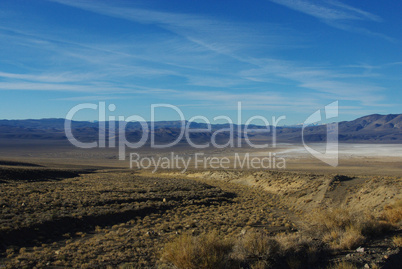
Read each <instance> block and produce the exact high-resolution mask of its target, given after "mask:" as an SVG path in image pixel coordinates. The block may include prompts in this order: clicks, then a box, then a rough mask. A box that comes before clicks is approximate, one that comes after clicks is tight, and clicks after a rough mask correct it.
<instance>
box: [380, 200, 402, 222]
mask: <svg viewBox="0 0 402 269" xmlns="http://www.w3.org/2000/svg"><path fill="white" fill-rule="evenodd" d="M381 218H382V219H383V220H385V221H387V222H389V223H391V224H393V225H399V226H400V225H401V222H402V200H398V201H396V202H395V203H393V204H390V205H386V206H385V207H384V210H383V212H382V214H381Z"/></svg>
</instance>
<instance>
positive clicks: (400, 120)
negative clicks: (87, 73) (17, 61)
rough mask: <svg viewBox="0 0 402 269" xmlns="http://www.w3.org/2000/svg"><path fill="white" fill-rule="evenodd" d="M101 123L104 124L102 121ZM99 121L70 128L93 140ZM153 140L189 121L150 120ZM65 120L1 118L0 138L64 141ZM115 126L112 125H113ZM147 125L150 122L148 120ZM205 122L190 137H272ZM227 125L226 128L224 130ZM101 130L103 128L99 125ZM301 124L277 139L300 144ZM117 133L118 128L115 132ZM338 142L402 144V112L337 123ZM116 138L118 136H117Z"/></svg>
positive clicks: (314, 135)
mask: <svg viewBox="0 0 402 269" xmlns="http://www.w3.org/2000/svg"><path fill="white" fill-rule="evenodd" d="M102 124H103V123H102ZM102 124H101V125H99V122H88V121H71V131H72V133H73V134H74V136H75V137H76V138H77V139H78V140H80V141H94V140H96V139H97V138H98V135H99V130H100V128H99V126H101V127H102ZM119 124H120V123H119V122H111V123H109V122H105V123H104V129H105V133H106V138H107V139H108V135H109V131H110V130H111V129H113V127H114V129H115V130H118V126H119ZM153 124H154V126H155V128H154V136H155V141H157V142H161V143H169V142H171V141H174V140H175V139H176V138H177V137H178V136H179V135H180V133H181V127H182V126H185V125H186V124H188V122H182V121H158V122H154V123H153ZM64 125H65V119H38V120H29V119H28V120H0V140H8V139H27V140H28V139H35V140H66V135H65V130H64ZM113 125H114V126H113ZM147 125H148V126H149V127H150V126H151V123H150V122H147ZM207 127H208V125H207V124H205V123H195V122H191V123H190V124H189V128H190V129H193V131H192V132H191V133H190V138H191V139H192V140H193V141H194V142H195V143H202V142H203V141H210V139H211V137H212V135H213V131H217V130H220V131H219V132H218V135H216V137H215V139H216V141H220V143H225V141H228V139H229V138H230V137H231V135H232V136H233V137H242V138H245V136H247V137H248V138H249V139H251V140H255V141H261V142H263V141H271V140H272V137H273V128H272V126H259V125H250V126H248V127H247V128H248V130H249V131H248V133H247V135H246V134H245V133H244V125H241V126H238V125H234V126H233V132H232V133H230V132H229V131H228V129H227V128H229V127H230V126H229V125H228V124H212V125H210V128H211V130H212V132H209V131H195V130H194V129H206V128H207ZM224 128H226V130H223V129H224ZM101 130H102V128H101ZM125 130H126V137H127V139H128V140H129V141H132V142H135V141H138V140H139V139H140V138H141V137H142V128H141V124H140V123H138V122H130V123H127V125H126V128H125ZM302 130H303V128H301V127H300V126H292V127H286V126H281V127H276V140H277V142H292V143H299V142H301V139H302ZM116 132H117V131H116ZM326 133H327V125H316V126H307V127H305V128H304V131H303V136H304V140H305V141H308V142H324V141H326ZM338 133H339V141H341V142H356V143H402V114H389V115H379V114H373V115H368V116H364V117H360V118H358V119H355V120H352V121H342V122H339V123H338ZM117 139H118V137H117Z"/></svg>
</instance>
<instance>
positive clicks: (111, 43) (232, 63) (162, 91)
mask: <svg viewBox="0 0 402 269" xmlns="http://www.w3.org/2000/svg"><path fill="white" fill-rule="evenodd" d="M401 13H402V2H400V1H390V0H389V1H378V0H365V1H360V0H359V1H357V0H355V1H337V0H329V1H312V0H271V1H270V0H264V1H263V0H258V1H256V0H251V1H243V0H241V1H240V0H231V1H216V0H215V1H207V0H196V1H185V0H180V1H179V0H172V1H163V0H160V1H146V0H143V1H122V0H118V1H81V0H74V1H70V0H52V1H44V0H43V1H41V0H36V1H28V0H25V1H21V0H2V1H0V40H1V42H0V97H1V109H0V118H2V119H27V118H64V117H65V116H66V114H67V112H68V111H69V110H70V109H71V108H72V107H74V106H75V105H77V104H80V103H98V102H99V101H105V102H106V103H107V104H115V105H116V111H114V112H113V113H111V112H110V113H109V114H108V115H114V116H118V115H122V116H125V117H128V116H130V115H140V116H142V117H143V118H145V119H147V120H149V119H150V105H151V104H157V103H168V104H172V105H175V106H178V107H179V108H180V110H181V111H182V112H183V114H184V115H185V117H186V118H187V119H189V118H191V117H192V116H195V115H202V116H205V117H207V118H209V119H210V120H211V121H213V120H212V119H213V117H215V116H219V115H226V116H228V117H231V118H232V119H233V120H235V119H236V115H237V111H236V108H237V102H239V101H241V102H242V107H243V110H242V114H243V122H244V121H245V120H246V119H247V118H248V117H251V116H254V115H261V116H264V117H266V118H268V119H271V117H272V116H276V117H279V116H282V115H284V116H286V120H285V121H283V122H282V123H283V124H295V123H300V122H303V121H304V120H305V119H306V118H307V117H308V116H309V115H310V114H312V113H313V112H315V111H316V110H317V109H320V108H323V107H324V106H325V105H327V104H329V103H331V102H333V101H336V100H338V101H339V106H340V110H339V114H340V117H339V120H351V119H354V118H357V117H360V116H363V115H368V114H373V113H379V114H389V113H402V109H401V108H402V106H401V97H402V94H401V85H402V83H401V82H402V81H401V80H402V76H401V71H402V51H401V45H402V42H401V41H402V40H401V37H402V27H401V26H402V18H401V16H400V14H401ZM156 112H157V113H156V114H157V117H156V120H173V119H177V114H176V113H175V112H174V111H173V110H170V109H159V110H157V111H156ZM96 118H97V114H96V112H95V111H89V110H85V111H81V112H79V113H78V114H77V115H76V117H75V118H74V119H77V120H95V119H96ZM255 123H258V122H255Z"/></svg>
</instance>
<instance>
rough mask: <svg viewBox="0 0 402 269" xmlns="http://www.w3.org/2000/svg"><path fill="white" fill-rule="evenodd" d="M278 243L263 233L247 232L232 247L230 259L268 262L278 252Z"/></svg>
mask: <svg viewBox="0 0 402 269" xmlns="http://www.w3.org/2000/svg"><path fill="white" fill-rule="evenodd" d="M279 249H280V246H279V243H278V241H276V240H275V239H273V238H272V237H270V236H268V235H267V234H266V233H264V232H249V233H246V234H245V235H244V236H242V237H241V238H240V239H239V240H238V242H237V244H236V245H235V247H234V251H233V253H232V257H235V258H237V259H241V260H246V259H254V260H255V259H258V260H268V259H272V258H273V257H275V256H276V255H277V254H278V252H279Z"/></svg>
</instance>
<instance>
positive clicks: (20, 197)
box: [0, 144, 402, 268]
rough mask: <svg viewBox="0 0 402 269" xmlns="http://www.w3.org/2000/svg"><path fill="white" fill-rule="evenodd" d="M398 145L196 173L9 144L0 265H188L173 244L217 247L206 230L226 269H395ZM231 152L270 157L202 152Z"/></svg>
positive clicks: (1, 199) (285, 151) (3, 169)
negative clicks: (278, 165) (280, 165)
mask: <svg viewBox="0 0 402 269" xmlns="http://www.w3.org/2000/svg"><path fill="white" fill-rule="evenodd" d="M315 146H316V148H319V147H320V145H315ZM317 146H318V147H317ZM398 147H400V146H398V145H387V146H384V147H381V146H380V145H376V146H375V147H372V146H367V147H366V146H364V145H361V144H359V145H355V144H351V145H341V146H340V149H341V151H340V157H341V159H340V165H339V167H329V166H327V165H324V164H322V163H321V162H320V161H318V160H315V159H313V158H311V157H308V156H307V155H302V153H301V152H302V151H301V150H300V147H296V146H295V147H290V146H288V145H280V146H278V148H276V149H274V151H273V152H275V154H277V156H281V154H282V156H283V157H286V161H287V163H286V165H287V167H286V169H233V168H230V169H194V168H195V167H194V163H193V165H192V166H191V167H190V168H189V169H188V170H187V171H185V172H184V173H183V172H182V171H181V170H178V169H176V170H172V169H163V170H162V169H161V170H157V171H156V173H152V172H151V171H152V170H153V169H152V167H151V168H150V169H149V170H138V169H129V168H128V162H127V161H118V160H116V158H115V154H116V152H115V151H113V150H112V149H104V150H93V151H83V150H78V149H72V148H70V147H67V146H63V145H61V146H58V147H54V148H47V149H44V148H43V147H38V148H32V147H31V148H30V149H29V150H26V151H24V148H23V147H21V148H18V147H16V148H14V149H15V150H13V151H10V150H8V151H7V149H5V148H4V147H3V148H2V156H6V157H3V158H2V159H1V162H0V212H1V214H0V242H1V244H0V252H1V256H0V268H1V267H4V268H46V267H48V268H66V267H67V268H69V267H75V268H115V267H121V268H156V267H159V268H175V267H174V266H176V267H179V268H189V267H188V266H190V265H188V264H187V263H185V264H187V265H180V264H179V263H177V261H181V260H182V259H184V258H183V257H179V256H180V255H179V254H177V252H175V251H174V250H175V249H176V250H177V249H180V248H183V247H184V246H183V244H185V242H187V241H186V240H187V239H186V238H188V240H190V241H188V242H193V241H191V240H196V241H197V240H198V241H197V242H198V243H197V242H195V241H194V242H195V243H192V244H195V245H196V246H203V244H206V246H207V247H206V249H213V247H211V246H208V244H210V243H208V242H209V241H208V240H209V239H208V235H213V237H214V238H215V239H216V240H218V241H216V242H218V243H217V244H218V246H226V247H227V248H226V247H225V248H223V247H222V248H223V249H227V251H226V252H222V253H223V254H222V255H223V256H222V258H221V260H225V261H226V262H224V264H225V266H226V267H231V268H306V266H307V267H314V268H326V267H330V266H341V265H342V264H347V265H350V266H355V268H359V267H364V266H366V268H367V266H369V268H376V266H377V268H378V267H380V268H382V267H383V268H397V267H395V266H396V264H397V263H398V262H400V261H401V254H400V243H399V245H398V242H399V241H398V240H400V238H401V226H400V225H401V218H402V211H401V208H402V205H401V204H402V203H401V202H400V201H402V194H401V189H402V178H401V176H400V175H401V171H402V168H401V159H400V155H399V154H400V152H399V148H398ZM174 150H175V152H176V153H178V154H180V155H181V156H190V155H192V154H194V152H192V151H189V150H188V149H185V148H176V149H174ZM295 151H296V153H297V154H293V153H295ZM235 152H239V153H241V154H246V153H250V155H251V156H257V157H258V156H259V157H264V156H266V152H261V151H250V149H241V150H240V151H235V150H224V151H216V150H215V151H214V150H210V151H208V150H206V151H205V152H204V154H205V155H206V156H218V157H224V156H226V157H228V158H233V154H234V153H235ZM387 152H391V153H390V154H387ZM398 152H399V153H398ZM141 154H143V155H144V156H145V155H146V156H156V155H160V156H164V155H168V154H169V152H168V151H166V152H165V151H160V152H159V153H158V154H155V153H152V151H147V150H142V151H141ZM152 154H153V155H152ZM29 155H33V156H35V157H32V156H29ZM284 155H286V156H284ZM334 210H341V211H337V212H336V213H331V212H333V211H334ZM328 214H329V215H328ZM329 216H342V218H343V219H342V221H341V220H339V219H336V220H334V219H331V217H329ZM362 216H364V218H363V217H362ZM348 221H351V222H350V223H349V222H348ZM323 223H327V224H325V225H326V226H325V227H324V226H323ZM328 223H331V225H330V224H328ZM334 223H337V224H336V225H335V224H334ZM339 223H344V224H339ZM345 223H346V224H345ZM347 223H349V224H347ZM356 223H359V225H358V226H353V225H356ZM339 225H340V226H339ZM330 227H331V228H330ZM348 227H349V228H348ZM203 238H207V239H203ZM215 239H214V240H215ZM199 240H201V241H199ZM202 240H204V241H202ZM205 240H206V241H205ZM219 240H224V241H222V242H225V243H222V244H223V245H219V242H221V241H219ZM183 242H184V243H183ZM200 242H201V243H200ZM250 242H251V243H250ZM270 242H271V243H270ZM272 242H277V243H272ZM290 242H293V243H290ZM172 244H173V245H172ZM250 244H251V245H250ZM255 244H257V245H258V246H260V247H259V248H258V249H259V250H258V251H257V250H256V249H255V248H254V247H250V246H256V245H255ZM272 244H274V245H276V244H277V246H278V248H277V250H276V252H275V251H274V252H272V251H273V250H272V249H271V247H272V246H273V245H272ZM190 245H191V244H190ZM185 246H187V245H185ZM262 246H265V247H262ZM268 246H271V247H268ZM187 247H188V246H187ZM187 247H184V249H183V250H182V251H190V250H191V249H190V250H189V249H187V250H185V249H186V248H187ZM215 247H216V245H215ZM267 247H268V249H266V248H267ZM359 247H361V248H360V249H359ZM260 248H262V249H260ZM307 249H309V250H308V251H307ZM312 249H314V251H313V250H312ZM362 249H363V250H362ZM357 250H358V251H357ZM182 251H180V253H182ZM194 251H196V252H197V253H198V252H202V251H203V250H202V249H198V250H194ZM256 251H257V252H256ZM190 252H191V251H190ZM200 255H201V254H200ZM208 255H210V254H208ZM198 256H199V255H198ZM172 257H173V260H174V261H173V262H172ZM186 259H188V257H186ZM184 260H185V259H184ZM183 266H184V267H183ZM216 266H218V265H217V264H214V265H208V266H206V267H203V268H216ZM222 266H223V265H222ZM345 266H346V265H345ZM190 267H191V266H190ZM218 267H220V266H218ZM194 268H201V267H200V265H199V264H198V265H195V267H194ZM336 268H342V267H336Z"/></svg>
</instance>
